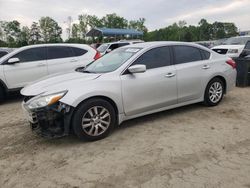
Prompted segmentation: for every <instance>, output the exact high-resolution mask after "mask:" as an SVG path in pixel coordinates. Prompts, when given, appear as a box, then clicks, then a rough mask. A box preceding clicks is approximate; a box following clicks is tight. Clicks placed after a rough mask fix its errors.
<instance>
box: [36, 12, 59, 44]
mask: <svg viewBox="0 0 250 188" xmlns="http://www.w3.org/2000/svg"><path fill="white" fill-rule="evenodd" d="M39 26H40V29H41V37H42V39H43V41H44V42H45V43H47V42H52V43H53V42H54V43H56V42H62V38H61V34H62V28H61V27H60V26H59V25H58V23H57V22H56V21H55V20H53V19H52V18H50V17H42V18H41V19H40V20H39Z"/></svg>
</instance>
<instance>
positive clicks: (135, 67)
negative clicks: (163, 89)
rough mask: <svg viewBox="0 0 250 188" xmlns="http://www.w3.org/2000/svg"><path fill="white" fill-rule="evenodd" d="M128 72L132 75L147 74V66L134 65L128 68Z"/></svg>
mask: <svg viewBox="0 0 250 188" xmlns="http://www.w3.org/2000/svg"><path fill="white" fill-rule="evenodd" d="M128 71H129V72H130V73H132V74H133V73H143V72H146V65H140V64H139V65H132V66H131V67H129V68H128Z"/></svg>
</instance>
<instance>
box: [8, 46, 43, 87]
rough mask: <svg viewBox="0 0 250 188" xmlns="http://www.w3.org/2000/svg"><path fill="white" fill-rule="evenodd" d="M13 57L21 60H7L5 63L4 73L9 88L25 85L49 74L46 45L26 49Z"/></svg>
mask: <svg viewBox="0 0 250 188" xmlns="http://www.w3.org/2000/svg"><path fill="white" fill-rule="evenodd" d="M11 58H19V60H20V62H18V63H15V64H8V60H6V62H5V63H4V74H5V79H6V82H7V84H8V87H9V88H20V87H24V86H25V85H27V84H29V83H31V82H33V81H35V80H38V79H40V78H42V77H44V76H47V75H48V69H47V60H46V59H47V57H46V47H34V48H30V49H25V50H23V51H21V52H18V53H17V54H15V55H13V56H12V57H11ZM9 59H10V58H9Z"/></svg>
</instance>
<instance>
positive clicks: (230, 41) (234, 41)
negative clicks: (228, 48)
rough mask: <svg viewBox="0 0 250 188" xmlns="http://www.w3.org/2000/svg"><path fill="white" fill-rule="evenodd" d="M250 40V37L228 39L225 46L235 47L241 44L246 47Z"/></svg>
mask: <svg viewBox="0 0 250 188" xmlns="http://www.w3.org/2000/svg"><path fill="white" fill-rule="evenodd" d="M249 40H250V37H233V38H229V39H227V40H226V41H225V42H224V43H223V44H226V45H235V44H240V45H245V44H246V43H247V41H249Z"/></svg>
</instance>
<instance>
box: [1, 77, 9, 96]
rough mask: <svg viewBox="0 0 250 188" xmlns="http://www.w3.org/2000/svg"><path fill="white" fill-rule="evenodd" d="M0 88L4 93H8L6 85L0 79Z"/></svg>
mask: <svg viewBox="0 0 250 188" xmlns="http://www.w3.org/2000/svg"><path fill="white" fill-rule="evenodd" d="M0 87H1V88H3V89H4V92H5V93H6V92H7V91H8V87H7V86H6V84H5V83H4V82H3V80H1V79H0Z"/></svg>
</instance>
